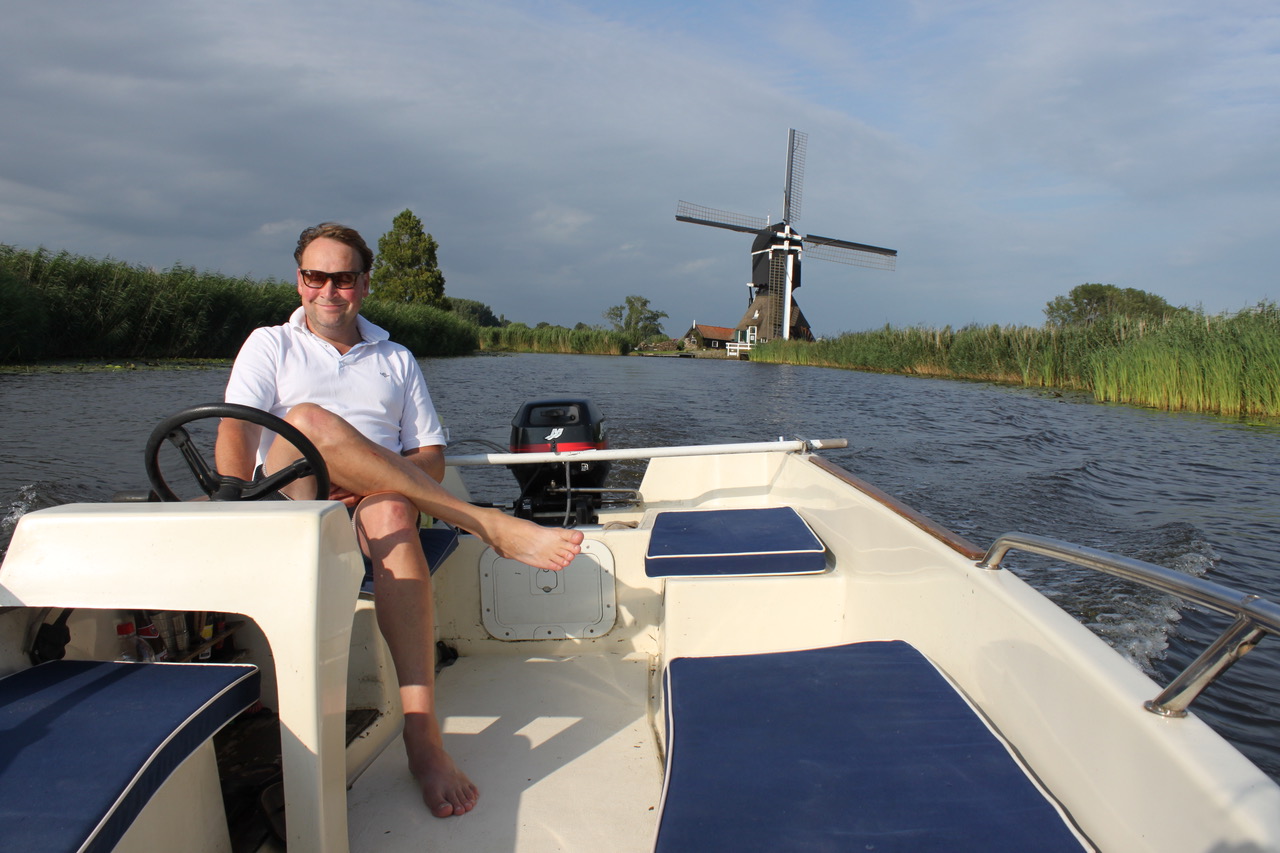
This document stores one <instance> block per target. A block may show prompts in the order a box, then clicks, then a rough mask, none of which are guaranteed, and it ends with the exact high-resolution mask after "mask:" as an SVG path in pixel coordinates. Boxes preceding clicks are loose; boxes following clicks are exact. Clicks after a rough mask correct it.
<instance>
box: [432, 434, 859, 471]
mask: <svg viewBox="0 0 1280 853" xmlns="http://www.w3.org/2000/svg"><path fill="white" fill-rule="evenodd" d="M848 446H849V442H848V440H847V439H843V438H826V439H813V440H811V441H806V440H804V439H795V440H792V441H756V442H744V443H742V444H694V445H686V446H683V447H617V448H610V449H607V450H568V451H565V452H563V453H547V452H544V453H477V454H474V455H471V456H446V457H445V459H444V464H445V465H452V466H455V467H458V466H467V465H529V464H534V463H539V462H603V461H605V460H606V459H656V458H659V457H666V456H722V455H725V454H732V453H775V452H777V451H786V452H789V453H791V452H804V451H809V450H825V449H828V448H837V447H848Z"/></svg>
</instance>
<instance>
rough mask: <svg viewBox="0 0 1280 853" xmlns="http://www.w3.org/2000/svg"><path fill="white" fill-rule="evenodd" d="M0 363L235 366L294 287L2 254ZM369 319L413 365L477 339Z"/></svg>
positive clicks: (413, 313) (410, 314)
mask: <svg viewBox="0 0 1280 853" xmlns="http://www.w3.org/2000/svg"><path fill="white" fill-rule="evenodd" d="M0 298H2V299H4V301H5V304H6V305H7V306H10V310H9V311H7V312H6V315H5V316H4V318H3V319H0V333H2V334H0V362H11V363H12V362H34V361H42V360H58V359H85V358H91V359H100V358H103V359H161V358H231V357H233V356H234V355H235V354H236V353H237V352H238V351H239V348H240V345H241V343H243V342H244V339H245V337H246V336H248V334H249V332H251V331H252V330H253V329H255V328H256V327H258V326H266V325H275V324H278V323H282V322H284V320H285V319H286V318H287V317H288V316H289V314H290V313H292V311H293V309H295V308H296V307H297V306H298V294H297V291H296V290H295V288H294V286H293V284H292V283H291V282H290V283H284V282H279V281H275V280H270V279H268V280H266V281H255V280H252V279H248V278H234V277H229V276H223V275H220V274H217V273H208V272H200V271H197V270H194V269H192V268H190V267H186V266H182V265H181V264H177V265H174V266H173V267H170V268H169V269H166V270H155V269H148V268H144V267H140V266H133V265H129V264H126V263H123V262H121V261H116V260H113V259H109V258H108V259H106V260H95V259H90V258H85V257H80V256H77V255H72V254H70V253H67V252H62V253H59V254H53V253H51V252H48V251H46V250H44V249H37V250H34V251H27V250H20V249H15V248H13V247H10V246H0ZM365 308H366V309H367V310H365V314H366V316H368V317H369V319H370V320H372V321H373V322H375V323H377V324H378V325H380V326H383V327H384V328H386V329H387V331H389V332H390V333H391V337H392V338H393V339H394V340H396V341H399V342H401V343H403V344H404V345H405V346H407V347H409V349H411V350H413V352H414V353H415V354H417V355H419V356H436V355H461V354H465V353H469V352H472V351H473V350H475V348H476V330H475V327H474V326H473V325H471V324H470V323H468V322H467V321H465V320H463V319H461V318H459V317H457V316H456V315H454V314H451V313H450V312H448V311H442V310H439V309H433V308H428V307H426V306H417V305H379V304H376V303H374V302H367V303H366V304H365Z"/></svg>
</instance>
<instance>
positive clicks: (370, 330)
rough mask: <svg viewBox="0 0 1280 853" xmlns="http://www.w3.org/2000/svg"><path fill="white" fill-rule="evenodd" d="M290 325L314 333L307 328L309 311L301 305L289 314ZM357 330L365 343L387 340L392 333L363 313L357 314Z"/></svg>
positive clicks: (309, 333) (310, 333)
mask: <svg viewBox="0 0 1280 853" xmlns="http://www.w3.org/2000/svg"><path fill="white" fill-rule="evenodd" d="M289 325H291V326H293V327H294V328H295V329H297V330H299V331H302V332H306V333H307V334H308V335H314V334H315V333H314V332H312V331H311V330H310V329H308V328H307V312H306V311H305V310H303V308H302V306H301V305H299V306H298V307H297V308H296V309H295V310H294V312H293V314H291V315H290V316H289ZM356 330H357V331H359V332H360V340H361V341H362V342H364V343H370V344H376V343H377V342H378V341H385V340H389V339H390V338H391V333H390V332H388V331H387V330H386V329H384V328H382V327H381V326H375V325H374V324H373V323H370V322H369V321H368V320H366V319H365V318H364V315H363V314H357V315H356Z"/></svg>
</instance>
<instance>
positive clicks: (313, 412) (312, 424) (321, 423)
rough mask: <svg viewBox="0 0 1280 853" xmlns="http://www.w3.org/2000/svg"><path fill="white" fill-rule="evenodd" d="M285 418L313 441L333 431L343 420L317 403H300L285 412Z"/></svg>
mask: <svg viewBox="0 0 1280 853" xmlns="http://www.w3.org/2000/svg"><path fill="white" fill-rule="evenodd" d="M284 419H285V420H286V421H287V422H288V423H290V424H292V425H293V426H295V427H297V428H298V430H299V431H301V432H302V434H303V435H305V436H307V437H308V438H310V439H311V440H312V441H315V440H316V438H318V437H320V436H324V435H326V434H328V433H331V432H332V431H333V430H334V428H335V426H337V424H339V423H340V422H341V421H342V419H341V418H340V417H338V416H337V415H335V414H334V413H333V412H331V411H329V410H328V409H326V408H324V407H323V406H318V405H316V404H315V403H299V404H298V405H296V406H294V407H293V408H292V409H290V410H289V411H288V412H287V413H285V416H284Z"/></svg>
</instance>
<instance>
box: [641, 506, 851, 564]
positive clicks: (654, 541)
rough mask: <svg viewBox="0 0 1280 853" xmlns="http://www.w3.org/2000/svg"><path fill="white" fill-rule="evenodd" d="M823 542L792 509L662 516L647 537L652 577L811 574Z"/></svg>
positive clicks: (822, 560) (823, 560) (821, 560)
mask: <svg viewBox="0 0 1280 853" xmlns="http://www.w3.org/2000/svg"><path fill="white" fill-rule="evenodd" d="M826 562H827V558H826V553H825V548H824V547H823V545H822V540H820V539H818V537H817V536H816V535H815V534H814V532H813V531H812V530H810V529H809V525H808V524H806V523H805V520H804V519H803V518H801V517H800V515H799V514H798V513H797V512H796V511H795V510H794V509H792V508H791V507H789V506H778V507H765V508H756V509H712V510H689V511H682V512H660V513H658V515H657V517H656V518H655V519H654V522H653V532H652V533H651V534H650V536H649V551H648V553H646V554H645V558H644V570H645V574H647V575H648V576H649V577H653V578H657V577H678V576H679V577H691V576H700V575H721V576H737V575H789V574H812V573H816V572H821V571H823V570H824V569H825V568H826Z"/></svg>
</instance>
